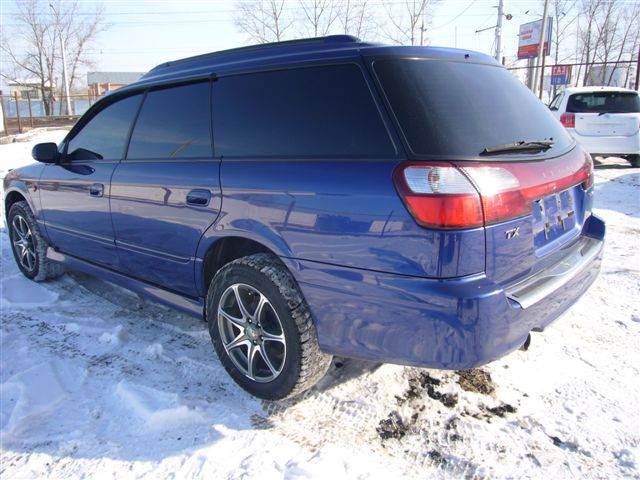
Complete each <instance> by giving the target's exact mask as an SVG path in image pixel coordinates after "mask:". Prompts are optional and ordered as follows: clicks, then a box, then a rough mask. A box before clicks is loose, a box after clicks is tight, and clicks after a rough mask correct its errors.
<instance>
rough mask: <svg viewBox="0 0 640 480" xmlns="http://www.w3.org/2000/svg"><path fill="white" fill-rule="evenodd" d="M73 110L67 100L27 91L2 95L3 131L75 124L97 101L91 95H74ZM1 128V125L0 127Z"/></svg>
mask: <svg viewBox="0 0 640 480" xmlns="http://www.w3.org/2000/svg"><path fill="white" fill-rule="evenodd" d="M69 100H70V103H71V110H70V111H69V112H67V105H66V101H61V100H43V99H41V98H30V97H29V96H28V95H26V96H22V97H20V96H19V95H18V94H15V95H11V96H10V95H1V96H0V102H1V104H2V108H1V110H2V122H3V123H2V125H1V126H3V127H4V130H2V131H0V135H13V134H16V133H22V132H25V131H27V130H29V129H31V128H36V127H45V126H46V127H50V126H63V125H70V124H73V123H74V122H75V121H76V120H77V119H78V118H79V117H80V116H81V115H82V114H83V113H84V112H86V111H87V110H88V109H89V107H90V106H91V105H93V103H94V102H95V98H94V97H90V96H89V95H71V96H70V97H69ZM0 130H1V129H0Z"/></svg>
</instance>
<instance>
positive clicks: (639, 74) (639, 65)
mask: <svg viewBox="0 0 640 480" xmlns="http://www.w3.org/2000/svg"><path fill="white" fill-rule="evenodd" d="M639 86H640V47H639V48H638V61H637V62H636V90H638V87H639Z"/></svg>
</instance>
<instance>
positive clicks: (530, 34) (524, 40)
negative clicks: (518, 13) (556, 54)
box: [518, 17, 553, 59]
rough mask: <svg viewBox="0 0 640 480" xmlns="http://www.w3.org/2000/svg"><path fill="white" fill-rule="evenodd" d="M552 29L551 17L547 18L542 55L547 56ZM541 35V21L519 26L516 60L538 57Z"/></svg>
mask: <svg viewBox="0 0 640 480" xmlns="http://www.w3.org/2000/svg"><path fill="white" fill-rule="evenodd" d="M552 28H553V17H549V19H548V21H547V28H546V31H545V37H546V38H545V41H544V54H545V56H546V55H549V44H550V43H551V30H552ZM541 34H542V20H536V21H535V22H529V23H525V24H523V25H520V33H519V34H518V59H522V58H533V57H537V56H538V46H539V45H540V35H541Z"/></svg>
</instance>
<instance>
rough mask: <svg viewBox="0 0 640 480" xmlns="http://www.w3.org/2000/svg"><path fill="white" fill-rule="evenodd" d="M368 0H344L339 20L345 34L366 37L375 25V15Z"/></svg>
mask: <svg viewBox="0 0 640 480" xmlns="http://www.w3.org/2000/svg"><path fill="white" fill-rule="evenodd" d="M369 7H370V6H369V2H368V1H367V0H359V1H358V0H344V1H343V3H342V8H341V9H340V14H339V16H338V21H339V22H340V25H341V27H342V31H343V32H344V34H345V35H354V36H356V37H358V38H360V39H364V38H366V37H367V36H368V35H369V33H371V31H372V30H373V28H374V26H375V21H374V16H373V14H372V12H371V10H370V8H369Z"/></svg>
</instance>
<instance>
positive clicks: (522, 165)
mask: <svg viewBox="0 0 640 480" xmlns="http://www.w3.org/2000/svg"><path fill="white" fill-rule="evenodd" d="M394 182H395V184H396V188H397V189H398V193H399V194H400V196H401V197H402V200H403V201H404V203H405V205H406V206H407V209H408V210H409V212H410V213H411V214H412V215H413V217H414V218H415V219H416V221H417V222H418V223H419V224H420V225H422V226H424V227H430V228H439V229H452V228H473V227H478V226H482V225H491V224H494V223H498V222H503V221H506V220H509V219H512V218H517V217H521V216H524V215H528V214H530V213H531V204H532V203H533V202H534V201H535V200H537V199H539V198H542V197H545V196H547V195H550V194H552V193H556V192H559V191H562V190H566V189H567V188H570V187H573V186H575V185H580V184H582V187H583V188H585V189H586V188H589V187H590V186H591V185H592V184H593V163H592V161H591V157H590V156H589V155H585V154H583V153H582V152H581V151H580V150H579V149H574V150H573V151H572V152H570V153H569V154H567V155H563V156H561V157H557V158H553V159H549V160H544V161H534V162H455V163H448V162H437V163H432V162H412V163H406V164H403V165H400V166H399V167H398V168H397V169H396V170H395V172H394Z"/></svg>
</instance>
